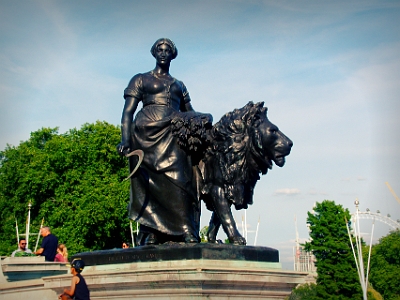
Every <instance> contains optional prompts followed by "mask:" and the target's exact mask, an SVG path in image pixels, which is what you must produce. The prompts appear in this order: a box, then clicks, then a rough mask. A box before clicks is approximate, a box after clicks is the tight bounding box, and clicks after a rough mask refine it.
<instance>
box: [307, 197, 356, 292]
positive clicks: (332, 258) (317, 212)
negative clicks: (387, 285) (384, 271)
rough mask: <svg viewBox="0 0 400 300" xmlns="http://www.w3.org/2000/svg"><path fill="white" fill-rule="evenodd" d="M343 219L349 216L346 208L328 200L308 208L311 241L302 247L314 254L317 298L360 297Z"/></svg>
mask: <svg viewBox="0 0 400 300" xmlns="http://www.w3.org/2000/svg"><path fill="white" fill-rule="evenodd" d="M345 219H347V220H350V213H349V211H348V209H344V208H343V207H342V206H341V205H336V204H335V202H334V201H329V200H324V201H323V202H322V203H317V204H316V206H315V207H314V211H313V212H312V213H310V212H308V218H307V223H308V224H309V225H310V231H311V232H310V237H311V242H307V243H305V249H306V250H307V251H312V253H313V254H314V255H315V257H316V267H317V274H318V276H317V286H316V295H317V299H318V298H319V299H322V298H324V299H362V290H361V285H360V281H359V278H358V273H357V269H356V266H355V261H354V257H353V253H352V250H351V245H350V241H349V236H348V233H347V228H346V222H345Z"/></svg>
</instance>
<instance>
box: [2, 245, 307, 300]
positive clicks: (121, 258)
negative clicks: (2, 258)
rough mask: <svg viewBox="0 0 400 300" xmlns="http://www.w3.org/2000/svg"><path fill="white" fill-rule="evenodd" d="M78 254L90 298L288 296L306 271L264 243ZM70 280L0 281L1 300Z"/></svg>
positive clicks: (45, 295) (45, 294) (42, 292)
mask: <svg viewBox="0 0 400 300" xmlns="http://www.w3.org/2000/svg"><path fill="white" fill-rule="evenodd" d="M185 253H186V254H185ZM176 256H179V259H177V257H176ZM75 257H81V258H82V259H83V260H84V261H85V262H86V263H87V266H86V267H85V269H84V270H83V272H82V275H83V276H84V278H85V280H86V282H87V284H88V286H89V289H90V293H91V299H147V300H148V299H203V298H204V299H205V298H207V299H247V298H249V299H284V298H285V297H286V296H287V295H289V294H290V292H291V290H292V289H293V288H294V287H295V286H297V285H298V284H301V283H304V281H305V277H306V275H307V274H306V273H300V272H293V271H284V270H282V269H281V264H280V263H279V255H278V252H277V251H276V250H275V249H271V248H265V247H251V246H246V247H244V246H243V247H241V246H231V245H210V244H199V245H172V247H171V246H154V247H149V246H146V247H140V248H134V249H119V250H110V251H95V252H88V253H80V254H77V255H75ZM19 283H22V282H19ZM70 283H71V275H60V276H51V277H44V278H42V279H41V283H40V284H39V285H40V286H38V285H37V284H38V282H33V281H32V280H28V281H26V286H25V287H23V286H22V285H21V286H18V287H15V286H14V287H13V288H11V287H9V288H8V289H7V288H5V286H4V285H0V299H16V300H17V299H28V298H7V297H6V298H2V296H11V295H13V296H16V295H18V290H20V291H21V292H23V291H24V289H27V290H29V299H32V300H36V299H41V300H47V299H56V297H57V295H58V294H60V293H61V292H62V290H63V289H64V288H65V287H69V286H70ZM35 284H36V285H35ZM19 295H22V293H20V294H19Z"/></svg>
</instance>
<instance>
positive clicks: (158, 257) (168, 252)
mask: <svg viewBox="0 0 400 300" xmlns="http://www.w3.org/2000/svg"><path fill="white" fill-rule="evenodd" d="M72 258H73V259H74V258H81V259H83V260H84V261H85V265H86V266H96V265H108V264H121V263H131V262H153V261H171V260H192V259H206V260H207V259H208V260H240V261H258V262H270V263H279V252H278V250H276V249H273V248H268V247H255V246H235V245H230V244H209V243H201V244H184V243H170V244H163V245H157V246H140V247H136V248H128V249H113V250H99V251H93V252H82V253H78V254H76V255H74V256H73V257H72Z"/></svg>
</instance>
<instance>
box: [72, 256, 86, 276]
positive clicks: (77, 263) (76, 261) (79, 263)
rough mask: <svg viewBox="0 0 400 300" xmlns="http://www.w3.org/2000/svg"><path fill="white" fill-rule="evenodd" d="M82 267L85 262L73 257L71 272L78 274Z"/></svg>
mask: <svg viewBox="0 0 400 300" xmlns="http://www.w3.org/2000/svg"><path fill="white" fill-rule="evenodd" d="M83 268H85V262H84V261H83V260H82V259H74V260H73V261H72V262H71V273H78V274H79V273H81V272H82V271H83ZM74 271H75V272H74Z"/></svg>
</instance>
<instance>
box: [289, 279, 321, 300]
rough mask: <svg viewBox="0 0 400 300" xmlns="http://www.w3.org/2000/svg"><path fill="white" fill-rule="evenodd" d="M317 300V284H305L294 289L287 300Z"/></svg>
mask: <svg viewBox="0 0 400 300" xmlns="http://www.w3.org/2000/svg"><path fill="white" fill-rule="evenodd" d="M312 299H318V298H317V285H316V284H315V283H305V284H301V285H299V286H297V287H296V288H295V289H293V291H292V293H291V294H290V295H289V296H288V297H286V300H312Z"/></svg>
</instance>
